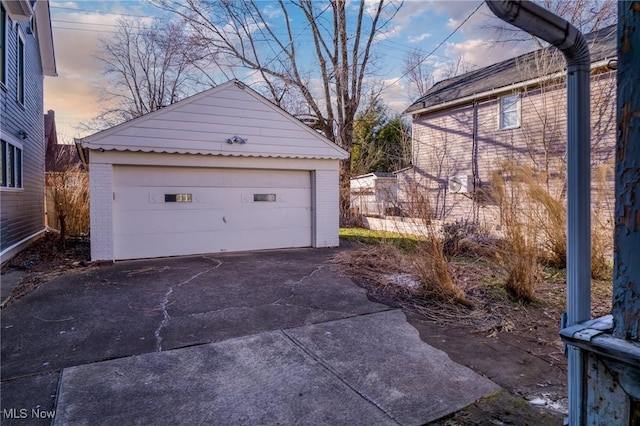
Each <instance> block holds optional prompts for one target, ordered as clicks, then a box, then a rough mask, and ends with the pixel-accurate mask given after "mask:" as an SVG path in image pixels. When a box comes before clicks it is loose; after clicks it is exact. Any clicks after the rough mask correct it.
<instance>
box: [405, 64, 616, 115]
mask: <svg viewBox="0 0 640 426" xmlns="http://www.w3.org/2000/svg"><path fill="white" fill-rule="evenodd" d="M612 59H613V58H604V59H602V60H600V61H597V62H593V63H592V64H591V71H593V70H596V69H599V68H603V67H606V66H607V65H608V64H609V62H610V61H611V60H612ZM565 75H566V70H562V71H559V72H556V73H553V74H549V75H545V76H542V77H537V78H533V79H529V80H525V81H521V82H518V83H513V84H510V85H507V86H502V87H496V88H495V89H491V90H485V91H482V92H479V93H474V94H473V95H469V96H464V97H462V98H458V99H454V100H452V101H447V102H442V103H439V104H436V105H431V106H428V107H425V106H424V102H423V103H422V104H423V106H422V107H420V106H418V105H419V103H415V104H413V105H412V106H410V107H409V108H407V109H406V110H405V111H404V112H403V114H404V115H409V114H411V115H414V114H424V113H429V112H436V111H440V110H444V109H449V108H453V107H456V106H459V105H465V104H468V103H469V102H472V101H477V100H482V99H486V98H491V97H494V96H497V95H500V94H503V93H509V92H513V91H514V90H518V89H522V88H525V87H528V86H532V85H535V84H539V83H541V82H544V81H547V80H553V79H556V78H559V77H564V76H565ZM414 105H415V108H413V107H414Z"/></svg>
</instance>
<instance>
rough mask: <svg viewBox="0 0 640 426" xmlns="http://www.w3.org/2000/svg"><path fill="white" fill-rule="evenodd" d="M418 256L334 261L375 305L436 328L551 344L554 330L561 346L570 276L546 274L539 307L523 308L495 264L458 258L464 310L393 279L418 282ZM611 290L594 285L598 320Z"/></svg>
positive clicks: (378, 249) (375, 249)
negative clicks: (446, 326)
mask: <svg viewBox="0 0 640 426" xmlns="http://www.w3.org/2000/svg"><path fill="white" fill-rule="evenodd" d="M414 254H415V253H413V252H406V251H403V250H400V249H398V248H397V247H396V246H394V245H393V244H385V243H383V244H378V245H375V246H372V245H366V244H361V245H360V246H359V247H356V248H354V249H351V250H348V251H342V252H340V253H338V254H337V255H336V256H334V261H335V262H336V263H337V264H338V265H339V266H340V269H341V270H342V272H343V273H345V274H346V275H347V276H349V277H350V278H351V279H353V280H354V282H356V283H358V284H359V285H361V286H362V287H364V288H366V289H367V292H368V294H369V296H370V297H371V298H372V299H374V300H376V301H378V302H382V303H386V304H389V305H392V306H396V307H401V308H403V309H405V310H407V311H410V312H415V313H416V314H419V315H420V316H421V317H423V318H425V319H428V320H431V321H434V322H436V323H440V324H456V325H464V326H470V327H472V328H474V329H475V330H476V331H477V332H479V333H484V334H486V335H488V336H493V335H495V333H499V332H514V333H521V334H526V333H533V335H536V333H539V334H540V336H538V337H535V336H534V337H535V338H539V339H541V341H542V340H545V339H549V338H550V336H545V335H544V334H542V333H543V331H544V330H547V333H548V331H549V330H551V334H553V336H551V337H553V338H554V342H555V341H556V340H557V339H555V338H556V337H557V330H559V321H560V317H561V314H562V312H563V311H564V310H565V306H566V302H565V300H566V298H565V292H566V271H565V270H563V269H557V268H551V267H547V268H542V269H541V271H540V280H539V282H538V283H537V285H536V296H537V297H536V299H535V301H533V302H530V303H522V302H520V301H518V300H516V299H514V298H513V297H512V296H511V295H510V294H509V293H508V292H507V290H506V288H505V286H504V282H505V279H506V271H505V270H504V269H503V268H501V267H499V266H497V265H496V264H495V262H494V261H493V260H488V259H485V258H475V259H470V258H464V257H454V258H452V259H451V261H450V262H449V271H450V272H451V280H452V282H453V283H454V284H455V286H456V288H458V289H459V290H460V291H461V292H462V293H463V295H464V298H465V300H466V301H467V302H468V303H466V304H460V303H451V300H447V299H446V298H442V297H438V294H437V293H430V292H426V293H425V292H423V291H422V290H421V289H420V290H418V291H416V289H415V288H412V287H410V286H407V285H403V284H399V283H398V282H397V281H395V282H394V280H393V279H392V277H393V276H406V275H409V276H413V277H414V278H415V279H416V281H418V280H419V276H418V275H417V272H416V271H415V269H414V264H413V260H412V259H411V258H412V256H413V255H414ZM611 288H612V284H611V281H598V280H594V281H593V285H592V314H593V316H594V317H597V316H602V315H605V314H607V313H609V312H610V310H611ZM554 330H555V331H554Z"/></svg>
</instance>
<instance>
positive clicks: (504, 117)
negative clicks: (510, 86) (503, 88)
mask: <svg viewBox="0 0 640 426" xmlns="http://www.w3.org/2000/svg"><path fill="white" fill-rule="evenodd" d="M515 127H520V94H519V93H516V94H514V95H508V96H503V97H501V98H500V118H499V128H500V129H513V128H515Z"/></svg>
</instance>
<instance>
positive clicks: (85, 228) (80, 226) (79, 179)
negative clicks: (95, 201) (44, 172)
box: [47, 165, 89, 243]
mask: <svg viewBox="0 0 640 426" xmlns="http://www.w3.org/2000/svg"><path fill="white" fill-rule="evenodd" d="M47 197H50V198H51V200H52V202H53V205H54V206H55V211H54V213H53V215H54V216H55V219H56V223H57V225H58V226H57V229H59V230H60V237H61V241H62V242H63V243H64V242H65V241H66V237H69V236H73V237H78V236H84V235H88V233H89V174H88V173H87V172H86V171H84V170H82V169H81V167H80V166H79V165H76V166H70V167H69V168H67V169H66V170H65V171H63V172H58V173H51V174H49V175H48V176H47Z"/></svg>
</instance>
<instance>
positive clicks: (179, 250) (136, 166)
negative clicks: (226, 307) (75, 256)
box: [79, 80, 348, 260]
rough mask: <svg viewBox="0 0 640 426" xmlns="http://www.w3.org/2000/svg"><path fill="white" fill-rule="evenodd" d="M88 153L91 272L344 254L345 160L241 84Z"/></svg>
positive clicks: (162, 114)
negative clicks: (249, 256)
mask: <svg viewBox="0 0 640 426" xmlns="http://www.w3.org/2000/svg"><path fill="white" fill-rule="evenodd" d="M79 143H80V145H81V147H82V152H83V154H84V156H85V157H88V164H89V178H90V194H91V195H90V197H91V258H92V260H122V259H135V258H152V257H163V256H178V255H191V254H202V253H215V252H224V251H246V250H261V249H275V248H291V247H331V246H337V245H338V244H339V242H338V226H339V225H338V220H339V204H338V189H339V180H338V179H339V163H340V160H342V159H345V158H347V157H348V153H347V152H346V151H344V150H343V149H341V148H340V147H338V146H337V145H335V144H334V143H333V142H331V141H330V140H328V139H327V138H325V137H324V136H322V135H321V134H320V133H318V132H316V131H314V130H313V129H311V128H309V127H308V126H306V125H304V124H303V123H302V122H300V121H299V120H297V119H296V118H294V117H293V116H291V115H289V114H288V113H286V112H285V111H283V110H282V109H280V108H278V107H277V106H275V105H274V104H273V103H271V102H269V101H268V100H267V99H265V98H264V97H262V96H261V95H259V94H258V93H257V92H255V91H254V90H252V89H250V88H249V87H247V86H246V85H244V84H243V83H241V82H240V81H237V80H232V81H229V82H227V83H225V84H222V85H219V86H217V87H214V88H212V89H209V90H207V91H204V92H202V93H199V94H197V95H194V96H191V97H189V98H187V99H184V100H182V101H180V102H177V103H175V104H173V105H170V106H167V107H165V108H162V109H160V110H157V111H154V112H152V113H149V114H146V115H144V116H142V117H139V118H136V119H133V120H131V121H128V122H126V123H123V124H120V125H118V126H115V127H112V128H110V129H107V130H104V131H101V132H99V133H96V134H94V135H91V136H88V137H85V138H84V139H82V140H80V141H79ZM85 161H87V158H85Z"/></svg>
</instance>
